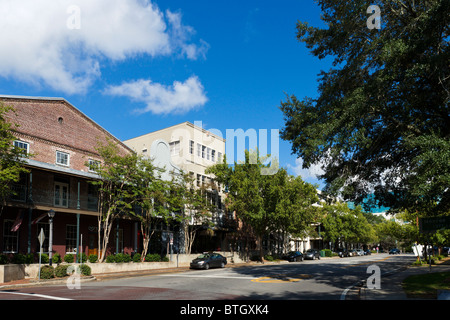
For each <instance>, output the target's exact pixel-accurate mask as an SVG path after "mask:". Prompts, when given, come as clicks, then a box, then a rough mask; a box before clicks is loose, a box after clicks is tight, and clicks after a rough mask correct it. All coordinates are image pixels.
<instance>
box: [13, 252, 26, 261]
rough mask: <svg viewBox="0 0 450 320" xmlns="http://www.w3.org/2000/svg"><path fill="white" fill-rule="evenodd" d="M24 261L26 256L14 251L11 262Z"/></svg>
mask: <svg viewBox="0 0 450 320" xmlns="http://www.w3.org/2000/svg"><path fill="white" fill-rule="evenodd" d="M25 262H26V257H25V255H23V254H21V253H16V254H14V255H13V256H12V258H11V263H14V264H24V263H25Z"/></svg>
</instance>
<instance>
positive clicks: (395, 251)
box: [389, 248, 400, 254]
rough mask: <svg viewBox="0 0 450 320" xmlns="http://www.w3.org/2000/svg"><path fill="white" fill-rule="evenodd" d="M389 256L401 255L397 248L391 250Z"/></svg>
mask: <svg viewBox="0 0 450 320" xmlns="http://www.w3.org/2000/svg"><path fill="white" fill-rule="evenodd" d="M389 254H400V250H398V249H397V248H394V249H391V250H389Z"/></svg>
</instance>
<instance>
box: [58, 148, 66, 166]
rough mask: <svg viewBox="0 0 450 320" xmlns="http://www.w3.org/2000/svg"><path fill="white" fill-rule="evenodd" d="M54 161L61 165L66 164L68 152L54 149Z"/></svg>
mask: <svg viewBox="0 0 450 320" xmlns="http://www.w3.org/2000/svg"><path fill="white" fill-rule="evenodd" d="M56 163H57V164H60V165H63V166H68V165H69V154H68V153H65V152H61V151H56Z"/></svg>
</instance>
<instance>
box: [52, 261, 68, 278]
mask: <svg viewBox="0 0 450 320" xmlns="http://www.w3.org/2000/svg"><path fill="white" fill-rule="evenodd" d="M69 266H70V265H68V264H60V265H59V266H57V267H56V268H55V276H56V277H58V278H62V277H65V276H67V268H68V267H69Z"/></svg>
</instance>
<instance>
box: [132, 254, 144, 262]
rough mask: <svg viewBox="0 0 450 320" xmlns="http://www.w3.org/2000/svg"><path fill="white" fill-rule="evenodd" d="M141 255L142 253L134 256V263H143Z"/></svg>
mask: <svg viewBox="0 0 450 320" xmlns="http://www.w3.org/2000/svg"><path fill="white" fill-rule="evenodd" d="M141 257H142V256H141V254H140V253H135V254H134V256H133V262H141Z"/></svg>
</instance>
